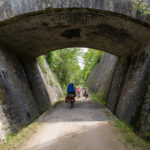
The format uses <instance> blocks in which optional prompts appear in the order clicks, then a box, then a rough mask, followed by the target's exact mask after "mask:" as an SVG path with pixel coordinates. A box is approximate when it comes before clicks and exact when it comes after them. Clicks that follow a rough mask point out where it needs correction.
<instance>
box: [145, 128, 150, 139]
mask: <svg viewBox="0 0 150 150" xmlns="http://www.w3.org/2000/svg"><path fill="white" fill-rule="evenodd" d="M144 138H145V139H146V140H150V130H147V131H145V134H144Z"/></svg>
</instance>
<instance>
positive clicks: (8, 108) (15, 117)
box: [0, 48, 61, 139]
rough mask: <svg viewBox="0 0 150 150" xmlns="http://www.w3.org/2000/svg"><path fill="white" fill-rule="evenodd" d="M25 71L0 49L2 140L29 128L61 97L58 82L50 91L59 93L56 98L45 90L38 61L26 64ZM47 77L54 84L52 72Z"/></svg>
mask: <svg viewBox="0 0 150 150" xmlns="http://www.w3.org/2000/svg"><path fill="white" fill-rule="evenodd" d="M26 67H28V69H26V68H25V66H24V65H23V64H22V63H20V61H19V60H18V59H17V58H16V57H15V56H14V55H13V54H11V52H9V51H6V50H5V49H4V48H0V139H5V137H6V135H8V134H9V133H10V132H16V131H18V130H19V129H20V128H21V127H23V126H25V125H27V124H29V123H30V122H31V121H33V119H35V118H36V117H38V116H39V115H40V114H41V113H42V112H44V111H45V110H46V109H47V108H48V107H50V104H52V103H55V102H56V101H57V100H58V97H59V96H61V89H60V87H59V86H58V88H57V87H56V85H55V83H56V82H54V85H53V87H51V88H55V90H56V91H59V92H57V93H58V94H57V95H54V96H53V95H51V92H54V91H53V90H49V89H46V88H45V85H44V83H43V80H42V78H41V74H40V69H39V66H38V64H37V63H36V61H34V63H33V62H32V63H30V65H29V64H28V65H27V63H26ZM29 70H30V74H29V72H28V71H29ZM47 73H48V74H50V76H51V78H52V79H53V80H54V78H53V76H52V74H51V72H50V70H47ZM43 78H44V77H43ZM56 91H55V92H56ZM55 96H56V97H55Z"/></svg>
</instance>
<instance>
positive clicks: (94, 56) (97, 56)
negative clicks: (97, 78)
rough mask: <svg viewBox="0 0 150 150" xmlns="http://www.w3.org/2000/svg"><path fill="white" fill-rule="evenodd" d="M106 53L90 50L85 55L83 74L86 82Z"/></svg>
mask: <svg viewBox="0 0 150 150" xmlns="http://www.w3.org/2000/svg"><path fill="white" fill-rule="evenodd" d="M104 54H105V53H104V52H102V51H100V50H93V49H88V51H87V52H86V53H84V55H83V59H84V68H83V73H82V78H83V79H84V80H86V79H87V77H88V75H89V73H90V72H91V71H92V69H93V68H94V67H95V65H96V64H98V63H99V62H100V60H101V58H102V57H103V55H104Z"/></svg>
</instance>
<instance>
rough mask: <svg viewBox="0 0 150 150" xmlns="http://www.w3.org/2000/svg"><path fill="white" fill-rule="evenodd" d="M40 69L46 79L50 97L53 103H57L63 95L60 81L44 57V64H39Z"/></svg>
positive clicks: (45, 82) (44, 79)
mask: <svg viewBox="0 0 150 150" xmlns="http://www.w3.org/2000/svg"><path fill="white" fill-rule="evenodd" d="M42 68H43V69H42ZM39 70H40V74H41V76H42V79H43V81H44V84H45V87H46V91H47V93H48V96H49V99H50V100H51V101H50V102H51V104H55V103H56V102H57V101H58V100H59V98H60V97H62V96H63V93H62V89H61V87H60V84H59V82H58V81H57V80H56V78H55V76H54V75H53V73H52V71H51V69H50V68H49V65H48V64H47V62H46V60H45V58H44V57H43V64H39Z"/></svg>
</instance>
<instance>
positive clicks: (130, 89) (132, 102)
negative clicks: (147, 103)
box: [116, 45, 150, 125]
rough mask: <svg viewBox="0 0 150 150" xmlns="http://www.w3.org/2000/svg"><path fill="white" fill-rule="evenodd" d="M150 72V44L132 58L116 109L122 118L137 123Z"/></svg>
mask: <svg viewBox="0 0 150 150" xmlns="http://www.w3.org/2000/svg"><path fill="white" fill-rule="evenodd" d="M149 74H150V46H149V45H148V46H147V47H145V48H144V50H143V52H141V53H140V54H139V56H138V57H137V58H134V57H133V58H131V60H130V66H129V69H128V71H127V75H126V79H125V82H124V85H123V89H122V92H121V95H120V98H119V104H118V107H117V110H116V114H117V116H119V117H120V118H121V119H122V120H124V121H126V122H128V123H131V124H133V125H135V124H136V121H137V120H138V118H139V116H140V113H141V108H142V105H143V103H144V99H145V98H144V97H145V94H146V93H147V89H148V84H149V78H150V76H149Z"/></svg>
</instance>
